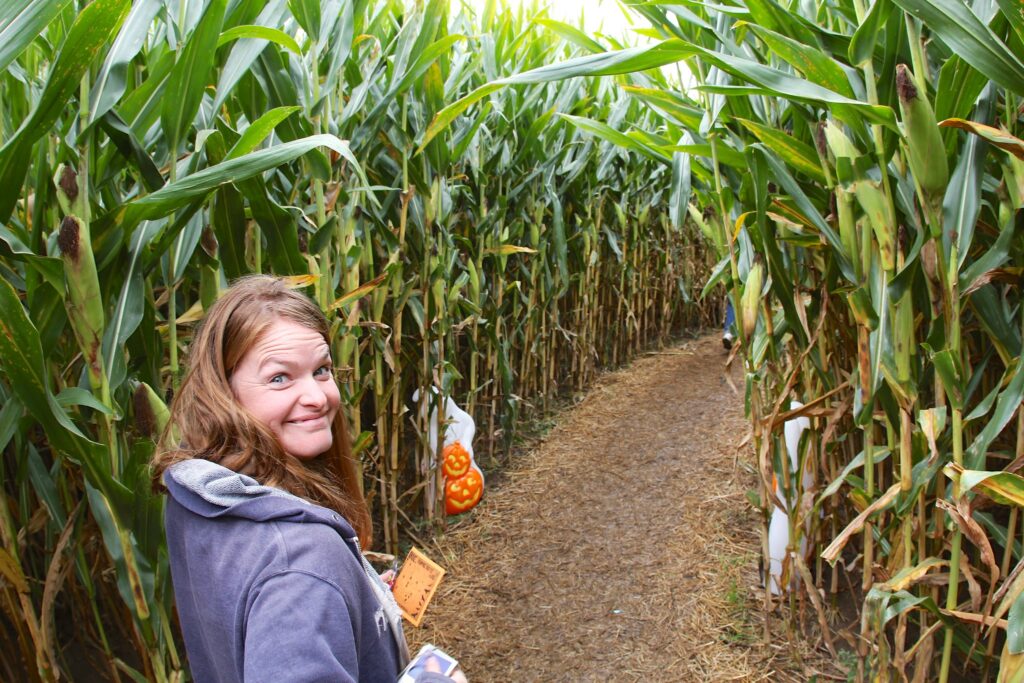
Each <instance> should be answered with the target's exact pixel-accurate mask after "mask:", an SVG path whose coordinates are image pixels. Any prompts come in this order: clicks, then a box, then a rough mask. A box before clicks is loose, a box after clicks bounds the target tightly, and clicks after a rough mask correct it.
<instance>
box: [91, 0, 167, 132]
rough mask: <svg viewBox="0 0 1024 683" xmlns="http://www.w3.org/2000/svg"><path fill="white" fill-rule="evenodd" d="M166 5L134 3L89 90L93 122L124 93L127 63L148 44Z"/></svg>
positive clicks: (147, 0) (149, 1)
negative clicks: (151, 31)
mask: <svg viewBox="0 0 1024 683" xmlns="http://www.w3.org/2000/svg"><path fill="white" fill-rule="evenodd" d="M163 6H164V4H163V3H162V2H160V0H143V1H142V2H135V3H134V4H133V6H132V9H131V12H129V13H128V18H127V19H125V22H124V25H123V26H122V27H121V30H120V31H119V32H118V34H117V37H116V38H115V39H114V42H113V44H112V45H111V46H110V50H108V51H107V56H106V58H105V59H104V60H103V66H102V67H100V70H99V72H98V73H97V74H96V78H95V80H94V81H93V85H92V92H90V93H89V124H90V125H91V124H93V123H95V122H96V121H97V120H98V119H100V118H102V117H103V115H104V114H106V113H107V112H108V111H110V110H111V109H112V108H113V106H114V105H115V104H117V101H118V100H120V99H121V96H122V95H124V93H125V90H126V89H127V86H128V84H127V80H126V77H127V75H128V65H129V63H130V62H131V61H132V60H133V59H134V58H135V55H137V54H139V51H140V50H141V49H142V46H143V45H144V44H145V42H146V38H147V37H148V36H149V31H150V29H151V28H152V24H153V20H154V19H155V18H156V15H157V13H158V12H159V11H160V10H161V9H163Z"/></svg>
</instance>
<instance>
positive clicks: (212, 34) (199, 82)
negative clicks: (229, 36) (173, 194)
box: [160, 0, 227, 157]
mask: <svg viewBox="0 0 1024 683" xmlns="http://www.w3.org/2000/svg"><path fill="white" fill-rule="evenodd" d="M226 7H227V0H211V2H210V4H209V5H208V6H207V7H206V11H205V12H203V16H202V18H201V19H200V20H199V24H198V26H196V30H195V31H194V32H193V33H192V35H191V36H189V39H188V41H187V42H186V43H185V47H184V48H182V50H181V52H180V54H179V55H178V58H177V60H176V61H175V63H174V67H173V68H172V69H171V73H170V75H169V76H168V77H167V89H168V90H169V91H170V92H172V93H174V96H173V97H164V101H163V108H162V109H161V114H160V127H161V129H162V130H163V132H164V137H165V138H166V139H167V141H168V143H169V144H170V145H171V146H172V147H173V149H172V150H171V155H172V157H175V156H177V153H178V149H179V148H180V145H181V143H182V142H183V141H184V140H185V136H186V134H187V133H188V130H189V128H191V127H192V121H193V119H194V118H195V116H196V112H197V111H199V104H200V102H202V100H203V93H204V92H205V90H206V86H207V84H208V83H209V81H210V79H211V76H212V72H213V64H214V56H215V55H216V52H217V39H218V38H219V37H220V31H221V28H222V26H223V24H224V11H225V8H226Z"/></svg>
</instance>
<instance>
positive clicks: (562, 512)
mask: <svg viewBox="0 0 1024 683" xmlns="http://www.w3.org/2000/svg"><path fill="white" fill-rule="evenodd" d="M726 360H727V354H726V353H725V352H724V351H723V350H722V347H721V339H720V337H719V336H717V335H708V336H706V337H703V338H701V339H698V340H689V341H685V342H681V343H679V344H678V345H676V346H674V347H672V348H668V349H664V350H662V351H658V352H654V353H651V354H648V355H646V356H644V357H642V358H640V359H639V360H637V361H635V362H634V363H633V364H632V365H631V366H630V367H628V368H626V369H623V370H619V371H616V372H613V373H608V374H606V375H604V376H603V377H602V378H601V379H600V380H599V381H598V382H597V383H596V385H595V386H594V387H593V388H592V389H591V390H590V391H589V392H588V393H587V395H586V396H585V398H583V400H582V401H580V402H579V403H578V404H577V405H575V406H573V407H571V408H569V409H567V410H566V411H564V412H563V413H562V415H560V416H559V419H558V421H557V422H558V424H557V426H556V427H554V428H553V429H552V430H551V431H550V432H549V433H548V434H547V436H546V437H545V438H543V439H542V440H541V441H539V442H538V443H537V444H536V445H535V447H533V448H532V449H531V450H530V451H529V452H528V453H527V454H525V455H524V456H523V457H520V458H519V459H517V460H516V464H515V465H514V466H513V468H512V469H511V471H508V472H507V474H505V475H503V476H502V477H501V481H499V482H498V484H497V485H496V486H493V485H492V486H491V487H490V488H489V489H488V490H487V493H486V495H485V497H484V500H483V502H482V503H481V504H480V506H479V507H478V508H477V509H476V510H475V511H474V512H473V513H472V517H471V518H468V520H464V521H463V522H461V523H460V524H458V525H457V528H455V529H453V530H451V531H450V532H449V533H448V534H446V535H445V536H443V537H441V538H440V539H439V540H438V541H436V542H435V544H434V545H432V546H431V547H430V548H427V549H426V550H427V553H428V554H429V555H431V556H432V557H433V558H434V559H435V560H437V561H438V562H439V563H440V564H441V565H442V566H444V567H445V568H446V570H447V575H446V576H445V579H444V582H443V583H442V584H441V587H440V588H439V589H438V592H437V594H436V595H435V596H434V599H433V602H432V603H431V605H430V607H429V609H428V610H427V614H426V618H425V621H424V623H423V625H422V626H421V627H420V628H419V629H415V628H412V627H408V628H407V635H408V637H409V640H410V646H411V648H412V651H413V652H415V651H416V649H418V648H419V646H420V645H421V644H422V643H424V642H432V643H434V644H436V645H438V646H439V647H441V648H442V649H444V650H446V651H448V652H450V653H451V654H452V655H454V656H455V657H457V658H458V659H459V660H460V662H461V665H462V667H463V669H464V671H465V672H466V674H467V676H468V678H469V680H470V681H472V682H473V683H481V682H485V681H608V680H615V681H638V680H666V681H759V680H773V681H798V680H799V681H802V680H809V679H812V678H818V679H819V680H836V679H838V680H845V678H846V677H845V675H843V674H842V672H841V671H840V670H839V669H838V668H836V667H834V666H832V667H830V666H829V664H828V663H827V662H825V663H823V660H822V657H821V652H820V648H818V647H817V643H814V642H810V641H809V640H807V639H803V638H797V639H795V642H782V641H781V640H780V639H779V637H778V636H773V637H771V638H768V639H766V638H765V637H764V635H763V634H764V633H765V623H764V617H763V614H764V613H763V611H762V608H761V603H760V600H761V599H760V598H759V597H758V596H759V595H763V592H762V591H761V587H760V585H761V582H760V574H759V571H758V559H759V557H760V535H759V533H760V532H759V529H760V525H761V518H760V515H759V513H758V512H757V509H756V508H755V507H753V506H752V505H751V504H750V502H748V497H747V492H748V491H756V490H757V480H756V475H755V474H754V469H753V467H752V466H751V464H750V462H751V461H752V458H753V456H752V453H751V452H750V447H749V446H744V445H743V443H744V440H745V438H746V436H747V434H748V432H749V423H748V422H747V421H746V419H745V418H744V416H743V398H742V387H743V381H742V374H741V373H740V372H739V370H738V369H733V370H732V371H729V370H727V369H726V366H725V364H726ZM733 365H738V363H734V364H733ZM734 387H735V388H734ZM784 630H785V629H784V627H783V626H782V624H781V623H780V622H779V621H778V620H777V619H776V620H773V624H772V626H771V631H772V632H782V631H784Z"/></svg>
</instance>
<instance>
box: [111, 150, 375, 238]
mask: <svg viewBox="0 0 1024 683" xmlns="http://www.w3.org/2000/svg"><path fill="white" fill-rule="evenodd" d="M317 147H327V148H328V149H332V150H334V151H335V152H337V153H338V154H340V155H341V156H342V157H344V158H345V159H347V160H348V161H349V163H350V164H351V165H352V167H353V169H355V170H356V172H357V174H358V175H359V177H360V180H362V181H363V182H364V183H365V184H366V185H369V182H367V181H366V176H365V175H363V173H362V168H361V167H360V166H359V163H358V162H357V161H356V158H355V156H353V155H352V152H351V150H349V147H348V143H346V142H344V141H343V140H339V139H338V138H337V137H335V136H333V135H313V136H310V137H307V138H303V139H301V140H293V141H291V142H285V143H282V144H280V145H275V146H273V147H268V148H265V149H260V150H257V151H255V152H251V153H249V154H246V155H244V156H241V157H238V158H236V159H227V160H225V161H223V162H221V163H219V164H216V165H215V166H210V167H209V168H204V169H203V170H201V171H197V172H195V173H193V174H192V175H188V176H185V177H184V178H181V179H179V180H177V181H176V182H174V183H169V184H167V185H165V186H164V187H163V188H161V189H160V190H159V191H157V192H154V193H153V194H151V195H148V196H146V197H142V198H141V199H137V200H135V201H134V202H132V203H131V204H129V205H127V206H125V207H123V208H121V209H119V210H117V211H116V212H114V213H113V214H112V216H111V218H112V219H113V220H114V221H115V222H120V223H121V224H122V225H123V226H132V227H134V226H135V225H137V224H138V222H139V221H142V220H154V219H156V218H160V217H162V216H166V215H167V214H169V213H171V212H172V211H175V210H177V209H179V208H181V207H182V206H184V205H185V204H187V203H188V202H190V201H192V200H193V199H196V198H200V197H203V196H205V195H207V194H209V193H210V192H212V191H213V190H215V189H217V188H218V187H220V186H222V185H226V184H228V183H237V182H239V181H243V180H245V179H247V178H251V177H253V176H255V175H257V174H259V173H263V172H264V171H267V170H269V169H271V168H275V167H277V166H280V165H282V164H286V163H288V162H289V161H293V160H295V159H297V158H298V157H300V156H302V155H303V154H306V153H307V152H309V151H310V150H313V149H316V148H317Z"/></svg>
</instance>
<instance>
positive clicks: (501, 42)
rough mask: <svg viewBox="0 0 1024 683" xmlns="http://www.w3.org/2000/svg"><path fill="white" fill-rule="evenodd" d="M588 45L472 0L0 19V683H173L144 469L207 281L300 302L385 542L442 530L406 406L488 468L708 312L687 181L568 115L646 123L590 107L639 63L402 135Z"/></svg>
mask: <svg viewBox="0 0 1024 683" xmlns="http://www.w3.org/2000/svg"><path fill="white" fill-rule="evenodd" d="M595 45H596V43H595V41H593V40H592V39H590V38H588V37H586V36H585V35H584V34H583V33H582V32H581V31H580V30H579V29H576V28H574V27H571V26H568V25H565V24H562V23H559V22H555V21H552V20H550V19H547V18H546V16H545V15H544V14H543V13H542V12H540V11H539V9H538V8H537V7H533V8H530V9H529V10H522V9H519V10H515V11H513V10H510V9H508V8H506V7H504V6H503V5H501V4H499V3H495V2H491V3H487V4H486V5H484V6H482V7H481V8H479V9H473V8H471V7H468V6H467V7H457V6H455V5H454V4H453V5H452V6H451V7H449V3H447V2H441V1H438V0H433V1H431V2H426V3H419V4H417V5H416V6H412V7H406V6H405V5H403V3H401V2H398V1H397V0H380V1H374V2H368V1H367V0H355V1H354V2H342V1H341V0H323V1H321V0H289V1H288V2H285V0H269V1H264V0H258V1H254V0H182V1H181V2H164V1H162V0H138V1H136V2H130V1H129V0H92V1H88V0H81V1H77V0H7V1H4V2H0V226H2V227H0V272H2V276H3V277H2V280H0V322H2V331H3V334H0V367H2V372H0V402H2V408H0V447H2V450H3V457H2V459H0V481H2V482H3V485H2V488H0V534H2V541H3V547H2V549H0V576H2V579H0V605H2V609H0V614H2V617H0V625H2V633H3V638H2V645H0V679H3V680H10V681H15V680H32V681H53V680H57V679H58V678H61V677H63V678H71V679H74V678H76V677H88V676H95V675H101V676H105V677H106V678H109V679H111V680H135V681H145V680H156V681H168V680H183V679H184V678H185V677H186V676H187V666H186V663H185V662H184V660H183V655H184V652H183V650H182V649H181V641H180V636H178V635H177V626H176V625H175V623H174V610H173V604H172V595H173V593H172V590H171V586H170V581H169V575H168V560H167V554H166V549H165V547H164V536H163V524H162V497H161V496H160V495H159V494H155V493H154V492H152V490H151V487H150V482H149V472H148V461H149V459H150V458H151V456H152V454H153V452H154V441H155V439H156V437H157V436H158V434H159V433H160V430H161V429H162V428H163V426H164V425H165V424H166V421H167V416H168V414H167V407H166V406H167V404H168V402H169V399H170V397H171V396H172V395H173V393H174V390H175V388H176V386H177V385H178V383H179V381H180V380H181V378H182V376H183V372H184V367H183V358H184V354H185V353H186V350H187V347H188V343H189V339H190V334H191V330H192V328H193V325H194V324H195V322H196V321H197V320H199V319H200V318H201V316H202V311H203V309H204V307H205V306H208V305H209V304H210V303H211V302H212V301H214V300H215V298H216V297H217V295H218V292H219V291H220V290H222V289H223V288H224V287H226V286H227V284H228V283H229V282H230V281H231V280H232V279H234V278H237V277H239V276H241V275H244V274H247V273H253V272H268V273H274V274H278V275H281V276H287V277H290V278H291V279H292V282H293V284H294V285H295V286H296V287H304V288H305V291H306V292H308V293H309V294H310V295H311V296H313V297H314V298H315V300H316V301H317V302H318V303H319V304H320V305H321V307H322V308H323V309H324V310H325V311H326V312H327V313H328V315H329V319H330V320H331V321H332V331H333V334H334V349H333V351H334V354H335V362H336V364H338V365H339V366H340V368H341V370H340V373H339V381H340V383H341V385H342V388H343V395H344V398H345V402H346V405H347V410H348V416H349V421H350V424H351V425H352V433H353V436H354V438H355V446H354V449H355V452H356V454H357V455H358V457H359V460H360V463H361V465H362V468H363V474H364V482H365V488H366V494H367V497H368V499H369V501H370V503H371V505H372V508H373V510H374V516H375V519H376V529H377V531H376V536H377V545H378V546H379V547H381V548H382V549H385V550H387V551H389V552H396V551H397V550H398V548H399V546H398V543H399V538H400V537H403V538H410V537H411V538H414V539H415V538H418V537H419V536H418V535H422V534H429V533H432V532H433V531H434V530H436V529H438V528H441V527H443V525H444V521H445V520H444V515H443V502H442V500H441V497H440V496H428V495H426V492H427V489H428V487H440V486H441V485H442V480H440V478H439V477H437V476H436V475H435V473H434V471H433V469H432V468H431V466H430V462H431V461H432V459H433V458H434V455H435V454H433V453H431V452H430V446H429V440H428V439H427V438H426V435H427V433H428V431H429V425H427V424H426V420H427V418H425V417H423V416H425V415H428V414H430V412H429V406H428V405H427V402H429V401H437V400H439V399H438V398H437V396H438V395H437V394H435V393H434V392H429V391H420V393H419V395H420V396H421V397H422V398H421V399H420V401H421V402H422V405H417V404H416V403H414V402H413V400H412V399H411V396H412V395H413V393H414V391H415V390H416V389H423V388H426V387H438V388H439V389H440V395H441V396H453V397H454V398H456V399H457V400H458V401H459V402H460V404H462V405H464V406H465V407H466V409H467V410H468V411H469V412H470V413H471V414H472V415H474V417H475V419H476V421H477V424H478V425H480V426H481V430H480V431H481V433H482V434H484V435H485V436H484V437H482V438H481V439H480V440H479V441H478V445H477V452H478V454H480V456H482V457H480V456H478V457H479V459H480V460H481V462H482V464H483V465H485V466H493V465H494V463H495V462H496V461H497V460H498V459H499V458H500V457H502V456H503V454H505V453H506V452H507V449H508V447H509V445H510V444H511V443H512V442H513V438H514V434H515V430H516V427H517V425H518V424H520V423H521V422H522V421H523V420H524V419H528V418H537V417H541V416H544V415H546V414H547V413H548V411H549V410H550V409H551V408H552V406H553V403H554V402H555V401H557V400H559V398H560V397H562V396H565V395H566V394H571V393H574V392H579V391H581V390H583V389H584V388H585V387H586V386H587V385H588V384H589V382H590V381H591V380H592V379H593V378H594V376H595V374H596V373H597V372H598V371H599V370H600V369H601V368H604V367H609V366H616V365H619V364H622V363H624V362H626V361H627V360H628V359H630V358H631V357H633V356H634V355H635V354H636V353H637V352H639V351H641V350H643V349H645V348H648V347H650V346H653V345H658V344H661V343H664V342H665V341H667V340H668V339H669V338H670V337H671V336H672V335H675V334H677V333H678V332H679V331H680V330H682V329H684V328H687V327H690V328H693V327H696V326H699V325H703V324H708V323H711V322H713V321H714V320H715V318H716V317H717V315H718V311H717V310H716V308H717V307H716V305H713V304H711V303H709V301H705V302H704V303H701V302H698V301H697V299H698V298H699V295H700V290H701V287H702V286H703V284H704V283H705V282H707V281H708V279H709V277H710V274H711V269H712V267H713V266H714V264H715V262H716V261H717V260H718V254H717V253H716V252H715V251H714V249H713V248H711V247H709V246H708V243H706V242H705V241H704V240H703V239H702V238H701V235H700V228H699V226H697V225H696V224H695V223H692V222H689V221H684V220H683V219H684V218H685V213H686V212H685V208H686V197H687V196H688V194H689V190H688V186H689V185H688V183H689V181H688V178H687V179H686V180H685V182H684V180H683V176H682V175H680V174H679V173H675V172H674V171H673V169H672V168H671V167H670V166H669V165H666V164H665V163H664V162H665V161H666V160H667V159H668V158H669V153H667V152H661V151H658V150H657V145H655V144H654V143H652V144H651V146H650V149H649V150H647V151H646V152H645V153H643V154H639V155H638V154H636V153H634V152H632V151H629V150H623V149H622V148H621V147H620V146H618V145H616V144H614V142H609V141H605V140H602V139H601V138H600V136H597V137H595V136H594V135H593V134H592V133H591V132H590V131H588V130H587V129H586V127H585V126H584V125H581V123H580V122H581V121H583V120H584V119H594V120H601V121H605V122H608V125H624V122H627V121H628V122H630V125H636V126H638V128H637V130H641V129H643V128H648V129H652V130H654V129H657V128H658V127H659V126H661V125H663V124H662V123H661V120H662V119H661V115H660V114H659V113H658V112H657V111H655V110H652V109H650V108H649V107H648V106H647V105H646V104H645V103H644V102H643V101H642V100H641V99H638V98H637V97H634V96H633V95H632V94H631V93H630V92H628V91H626V90H624V89H623V88H622V87H621V86H623V85H627V86H628V87H629V88H637V89H640V90H644V89H658V90H661V91H671V90H672V88H673V86H672V85H671V83H670V82H669V81H668V80H667V78H666V76H664V75H663V74H661V73H660V72H657V71H655V72H651V73H648V74H646V75H645V74H636V75H633V76H628V77H623V78H622V79H620V80H618V81H611V80H599V79H574V80H571V81H566V82H550V81H549V80H547V81H545V80H533V81H530V80H527V81H524V85H523V86H522V87H518V88H509V89H504V90H501V91H496V92H493V93H492V94H490V95H489V97H487V99H486V101H484V102H479V103H478V104H477V105H476V106H475V107H474V108H473V109H472V110H471V111H469V112H468V113H467V114H466V115H465V116H461V117H458V119H457V120H455V119H454V118H453V119H451V120H449V121H448V123H449V125H448V126H447V128H446V129H445V130H444V131H441V132H438V131H434V132H430V133H429V139H428V131H429V126H430V124H431V122H436V121H438V120H439V119H438V116H439V115H440V113H441V112H442V110H443V108H444V107H445V105H446V104H449V103H451V102H454V101H457V100H458V99H460V98H462V97H464V96H466V95H468V94H470V93H472V92H475V91H476V89H478V88H480V87H485V86H486V84H487V83H489V82H491V81H493V80H495V79H499V78H513V79H514V78H515V77H516V74H518V73H521V72H524V71H529V70H531V69H534V68H538V67H542V66H543V65H545V64H548V63H552V62H557V61H562V60H570V59H573V58H577V57H580V56H582V55H586V54H588V53H589V52H590V51H592V50H593V49H594V47H595ZM598 47H600V46H598ZM612 47H614V48H622V47H623V46H622V45H613V46H612ZM602 49H603V48H602ZM670 206H671V207H672V208H671V210H670V209H669V207H670ZM432 397H433V398H432ZM438 505H440V506H441V507H438Z"/></svg>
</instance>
